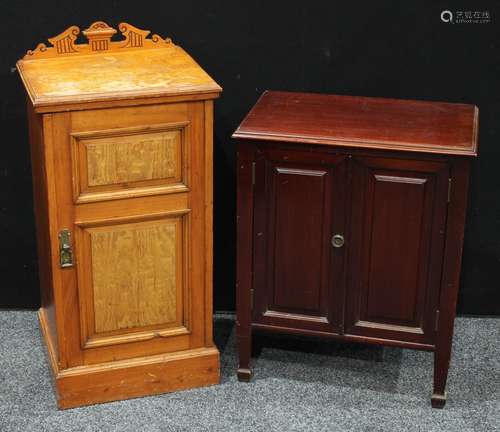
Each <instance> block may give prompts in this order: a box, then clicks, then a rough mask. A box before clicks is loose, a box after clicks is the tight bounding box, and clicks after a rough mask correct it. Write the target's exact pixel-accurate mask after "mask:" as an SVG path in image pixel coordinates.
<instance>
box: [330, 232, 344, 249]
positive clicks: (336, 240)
mask: <svg viewBox="0 0 500 432" xmlns="http://www.w3.org/2000/svg"><path fill="white" fill-rule="evenodd" d="M332 246H333V247H334V248H341V247H342V246H344V236H343V235H342V234H335V235H334V236H333V237H332Z"/></svg>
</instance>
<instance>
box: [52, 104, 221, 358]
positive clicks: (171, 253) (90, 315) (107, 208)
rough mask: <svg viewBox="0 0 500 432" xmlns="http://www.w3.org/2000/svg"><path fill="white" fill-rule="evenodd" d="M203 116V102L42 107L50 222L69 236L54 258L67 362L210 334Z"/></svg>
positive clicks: (196, 340)
mask: <svg viewBox="0 0 500 432" xmlns="http://www.w3.org/2000/svg"><path fill="white" fill-rule="evenodd" d="M203 119H204V103H203V102H194V103H177V104H166V105H155V106H143V107H129V108H114V109H105V110H99V111H77V112H71V113H60V114H55V115H53V116H52V117H47V119H46V121H47V123H48V129H47V130H49V131H52V135H50V134H49V135H50V136H49V138H48V139H50V140H51V141H49V144H50V146H52V145H53V146H54V148H55V151H54V152H53V155H52V157H53V163H54V166H53V167H52V168H51V169H53V173H55V176H56V178H55V181H54V184H53V187H54V188H55V189H56V193H55V199H56V202H57V207H58V208H57V220H54V221H53V222H54V223H55V226H56V227H57V228H56V230H57V231H56V232H59V231H61V230H63V229H67V230H68V231H69V232H70V233H71V239H70V243H71V246H72V248H73V257H72V258H73V265H72V266H67V267H61V266H60V263H59V262H58V261H55V262H54V269H55V278H56V288H57V290H58V293H59V295H60V296H61V299H62V302H63V305H64V306H63V307H62V308H61V309H60V314H61V315H60V319H61V325H60V327H62V328H63V332H64V333H65V334H64V338H63V340H64V341H65V346H64V347H63V357H62V359H61V362H62V367H68V366H76V365H79V364H93V363H100V362H106V361H112V360H120V359H126V358H131V357H138V356H146V355H153V354H160V353H166V352H172V351H179V350H187V349H192V348H200V347H203V346H205V345H206V344H211V341H210V335H209V334H207V335H206V334H205V331H206V329H207V328H211V327H210V326H209V324H208V323H209V321H211V316H210V315H209V309H208V308H206V307H205V301H207V302H208V301H210V300H209V298H206V296H207V294H206V289H207V290H208V287H207V288H206V285H205V268H206V267H205V266H206V256H205V242H206V241H208V240H209V239H208V238H206V233H205V229H206V226H205V224H206V222H205V206H206V205H207V206H209V205H210V203H209V202H207V203H206V202H205V199H206V198H205V181H206V180H205V175H206V171H205V148H204V122H203ZM53 240H54V244H53V251H54V257H55V259H56V260H58V259H59V253H58V252H59V251H58V248H59V244H58V240H57V238H56V239H53ZM193 243H194V244H196V247H193V246H192V245H193Z"/></svg>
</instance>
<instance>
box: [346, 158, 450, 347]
mask: <svg viewBox="0 0 500 432" xmlns="http://www.w3.org/2000/svg"><path fill="white" fill-rule="evenodd" d="M448 177H449V172H448V166H447V164H446V163H444V162H439V161H425V160H423V161H419V160H398V159H384V158H375V157H373V158H372V157H354V158H353V159H352V211H351V222H350V230H351V233H350V247H349V250H350V257H349V261H350V265H349V278H348V286H347V290H346V291H347V305H346V333H349V334H356V335H362V336H370V337H379V338H384V339H393V340H403V341H410V342H420V343H433V341H434V337H435V325H436V319H437V315H436V314H437V304H438V296H439V286H440V278H441V264H442V257H443V243H444V231H445V223H446V211H447V193H448Z"/></svg>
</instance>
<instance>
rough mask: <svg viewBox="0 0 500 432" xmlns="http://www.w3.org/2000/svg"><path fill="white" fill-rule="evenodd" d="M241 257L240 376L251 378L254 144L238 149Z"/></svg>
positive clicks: (238, 262) (238, 283)
mask: <svg viewBox="0 0 500 432" xmlns="http://www.w3.org/2000/svg"><path fill="white" fill-rule="evenodd" d="M237 156H238V157H237V160H238V167H237V168H238V169H237V179H238V180H237V182H238V187H237V191H238V194H237V216H236V231H237V233H236V236H237V251H236V255H237V259H236V278H237V281H236V312H237V321H236V337H237V342H238V357H239V364H238V371H237V375H238V379H239V380H240V381H250V378H251V377H252V371H251V369H250V357H251V352H252V327H251V326H252V302H251V298H252V251H253V242H252V237H253V235H252V233H253V181H252V171H253V161H254V147H253V146H252V145H248V144H241V143H240V144H238V152H237Z"/></svg>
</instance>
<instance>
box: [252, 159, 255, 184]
mask: <svg viewBox="0 0 500 432" xmlns="http://www.w3.org/2000/svg"><path fill="white" fill-rule="evenodd" d="M252 185H255V162H252Z"/></svg>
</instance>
